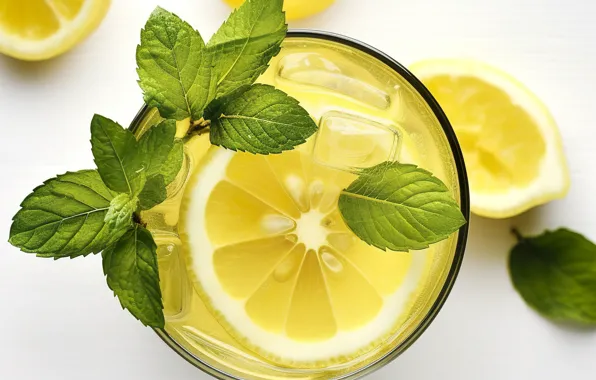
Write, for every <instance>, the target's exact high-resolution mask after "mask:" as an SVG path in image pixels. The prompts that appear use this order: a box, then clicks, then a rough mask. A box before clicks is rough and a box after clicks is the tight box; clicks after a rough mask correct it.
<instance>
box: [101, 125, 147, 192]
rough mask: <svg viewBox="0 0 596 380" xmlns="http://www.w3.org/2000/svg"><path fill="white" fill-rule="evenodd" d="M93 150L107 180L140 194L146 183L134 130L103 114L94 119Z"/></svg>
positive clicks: (112, 185)
mask: <svg viewBox="0 0 596 380" xmlns="http://www.w3.org/2000/svg"><path fill="white" fill-rule="evenodd" d="M91 151H92V152H93V157H94V158H95V164H96V165H97V171H98V172H99V175H100V176H101V178H102V179H103V181H104V183H105V184H106V185H107V186H108V187H109V188H110V189H112V190H114V191H116V192H118V193H128V194H138V193H139V192H140V191H141V189H142V188H143V185H144V181H145V178H144V173H143V161H142V157H141V155H140V154H139V147H138V143H137V140H136V139H135V137H134V135H133V134H132V132H130V131H129V130H127V129H124V128H122V126H120V124H118V123H116V122H114V121H112V120H110V119H108V118H106V117H103V116H101V115H95V116H93V120H92V121H91Z"/></svg>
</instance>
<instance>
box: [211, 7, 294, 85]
mask: <svg viewBox="0 0 596 380" xmlns="http://www.w3.org/2000/svg"><path fill="white" fill-rule="evenodd" d="M282 8H283V0H247V1H245V2H244V4H242V6H240V7H239V8H238V9H237V10H235V11H234V12H233V13H232V14H231V15H230V17H229V18H228V20H227V21H226V22H225V23H224V24H223V25H222V26H221V27H220V28H219V30H218V31H217V32H216V33H215V34H214V35H213V37H211V40H210V41H209V43H208V44H207V50H208V51H209V54H210V55H212V56H213V58H212V59H213V62H214V65H213V66H214V67H213V71H214V74H213V75H214V76H215V77H216V79H217V92H216V97H220V96H223V95H227V94H229V93H231V92H233V91H234V90H236V89H238V88H240V87H241V86H244V85H249V84H252V83H254V82H255V80H257V78H258V77H259V75H261V74H262V73H263V72H265V70H266V69H267V67H268V66H269V61H270V60H271V58H273V57H274V56H275V55H277V53H279V50H280V45H281V42H282V41H283V39H284V38H285V36H286V32H287V30H288V27H287V25H286V18H285V13H284V12H283V11H282Z"/></svg>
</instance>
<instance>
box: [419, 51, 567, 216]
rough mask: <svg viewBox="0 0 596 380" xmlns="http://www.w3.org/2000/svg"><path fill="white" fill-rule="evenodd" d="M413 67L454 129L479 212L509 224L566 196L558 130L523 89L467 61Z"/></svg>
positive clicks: (474, 208) (492, 70) (475, 209)
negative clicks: (517, 216)
mask: <svg viewBox="0 0 596 380" xmlns="http://www.w3.org/2000/svg"><path fill="white" fill-rule="evenodd" d="M411 69H412V71H413V72H414V73H415V74H416V76H418V77H419V78H420V79H421V80H422V82H423V83H424V84H425V85H426V87H427V88H428V89H429V90H430V92H431V93H432V94H433V95H434V96H435V98H436V99H437V101H438V102H439V104H440V105H441V107H442V108H443V110H444V111H445V113H446V114H447V117H448V118H449V120H450V121H451V123H452V125H453V128H454V129H455V132H456V134H457V137H458V140H459V142H460V144H461V148H462V150H463V153H464V158H465V160H466V166H467V169H468V176H469V180H470V188H471V189H470V195H471V203H472V211H473V212H474V213H476V214H478V215H481V216H486V217H491V218H506V217H510V216H514V215H517V214H520V213H522V212H524V211H526V210H528V209H530V208H532V207H534V206H537V205H540V204H543V203H546V202H549V201H551V200H554V199H557V198H562V197H563V196H565V195H566V193H567V191H568V188H569V174H568V170H567V164H566V160H565V156H564V153H563V148H562V143H561V137H560V135H559V131H558V129H557V125H556V123H555V121H554V120H553V118H552V116H551V115H550V113H549V111H548V110H547V109H546V107H545V106H544V104H543V103H542V102H541V101H540V100H539V99H538V98H537V97H536V96H535V95H533V94H532V93H531V92H530V90H528V89H527V88H526V87H525V86H524V85H523V84H521V83H520V82H518V81H517V80H515V79H513V78H512V77H510V76H509V75H507V74H505V73H503V72H501V71H499V70H498V69H495V68H493V67H491V66H488V65H486V64H483V63H479V62H475V61H468V60H428V61H423V62H418V63H416V64H414V65H412V66H411Z"/></svg>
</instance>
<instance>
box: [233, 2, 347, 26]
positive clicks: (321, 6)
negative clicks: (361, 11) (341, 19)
mask: <svg viewBox="0 0 596 380" xmlns="http://www.w3.org/2000/svg"><path fill="white" fill-rule="evenodd" d="M224 1H225V2H226V3H228V4H229V5H230V6H232V7H235V8H237V7H239V6H241V5H242V3H244V1H245V0H224ZM334 2H335V0H285V1H284V11H285V12H286V18H287V19H288V20H290V21H291V20H299V19H302V18H306V17H310V16H313V15H315V14H317V13H320V12H323V11H324V10H325V9H327V8H328V7H330V6H331V4H333V3H334Z"/></svg>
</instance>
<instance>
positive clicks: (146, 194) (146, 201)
mask: <svg viewBox="0 0 596 380" xmlns="http://www.w3.org/2000/svg"><path fill="white" fill-rule="evenodd" d="M167 196H168V193H167V191H166V183H165V181H164V178H163V176H162V175H161V174H160V175H156V176H154V177H151V178H149V179H148V180H147V183H146V184H145V187H144V188H143V191H141V193H140V194H139V201H140V203H139V204H140V206H141V210H149V209H150V208H153V207H155V206H157V205H158V204H160V203H162V202H163V201H165V200H166V198H167Z"/></svg>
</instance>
